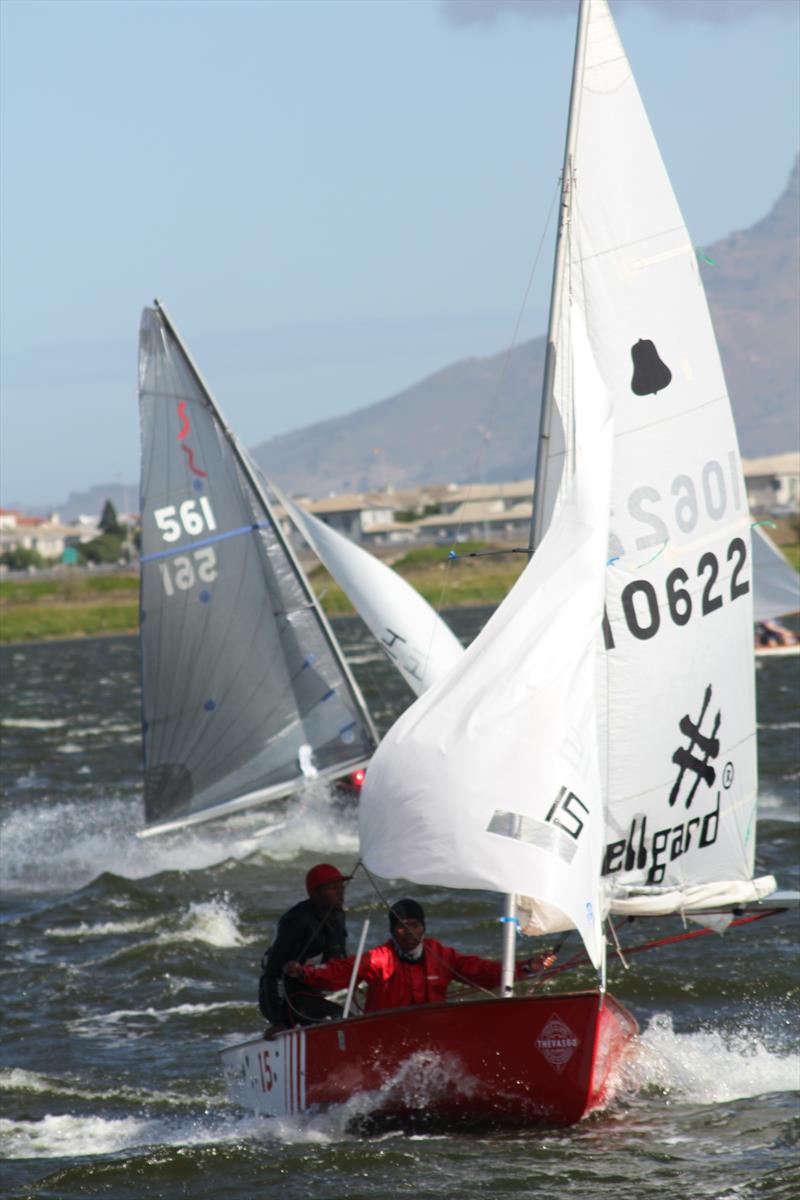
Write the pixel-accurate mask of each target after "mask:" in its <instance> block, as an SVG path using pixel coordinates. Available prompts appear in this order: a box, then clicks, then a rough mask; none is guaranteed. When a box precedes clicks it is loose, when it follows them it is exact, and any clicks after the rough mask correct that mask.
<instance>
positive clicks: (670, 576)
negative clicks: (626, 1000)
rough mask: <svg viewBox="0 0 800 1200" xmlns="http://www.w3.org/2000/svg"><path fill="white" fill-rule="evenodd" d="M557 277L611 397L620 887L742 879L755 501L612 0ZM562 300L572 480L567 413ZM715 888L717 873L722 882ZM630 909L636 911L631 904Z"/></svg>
mask: <svg viewBox="0 0 800 1200" xmlns="http://www.w3.org/2000/svg"><path fill="white" fill-rule="evenodd" d="M586 19H587V30H586V43H585V57H584V59H583V63H582V69H581V72H580V78H578V79H577V80H576V95H575V98H574V101H573V104H574V111H575V112H576V113H577V132H576V137H575V141H574V156H573V159H572V161H571V163H570V167H569V169H570V171H571V178H570V180H569V183H570V191H571V198H570V215H569V222H568V227H567V230H566V233H565V236H566V239H567V242H566V252H565V268H564V271H563V274H562V276H561V279H560V281H559V286H560V287H561V288H562V289H563V292H564V294H571V295H572V296H573V297H575V298H576V300H577V302H578V307H579V308H580V309H581V310H582V311H583V312H585V314H586V324H587V328H588V331H589V338H590V341H591V345H592V350H593V353H594V357H595V360H596V362H597V364H598V368H599V370H600V373H601V375H602V377H603V380H604V382H605V384H606V386H607V388H608V390H609V393H610V396H611V404H612V409H613V414H614V428H615V434H614V437H615V441H614V469H613V485H612V501H611V536H610V540H609V548H608V560H609V565H608V568H607V573H606V589H605V590H606V614H607V615H606V620H605V623H604V631H605V639H604V641H605V650H601V651H600V658H601V661H602V668H601V670H602V677H601V680H600V697H599V699H600V701H601V717H600V719H601V728H600V750H601V762H602V772H603V791H604V795H605V797H606V804H607V829H606V835H605V841H606V851H605V857H604V872H605V877H606V880H607V882H608V885H609V890H610V892H611V893H612V895H613V896H615V897H619V898H620V900H621V899H622V898H623V897H625V896H626V895H630V892H631V889H634V890H635V891H636V893H637V894H651V895H652V894H653V893H664V894H666V893H671V894H673V895H674V896H676V897H678V899H677V900H676V902H675V904H674V907H680V906H681V904H680V896H681V894H682V893H683V892H684V891H685V890H687V889H691V888H693V887H695V886H696V885H699V884H710V883H714V884H719V885H722V884H724V883H725V882H726V881H727V882H731V883H736V884H737V885H738V884H741V883H742V882H746V881H748V880H750V878H751V876H752V868H753V854H754V830H755V807H756V786H757V781H756V747H755V704H754V680H753V658H752V628H753V606H752V560H751V550H750V516H749V513H748V508H747V498H746V494H745V488H744V480H743V476H742V468H741V462H740V457H739V448H738V445H737V440H736V431H735V428H734V424H733V419H732V415H731V409H730V403H729V400H728V395H727V390H726V386H725V380H724V378H723V373H722V367H721V364H720V360H719V354H718V351H717V347H716V342H715V339H714V334H713V330H712V326H711V321H710V317H709V313H708V308H707V304H706V300H705V295H704V293H703V288H702V284H701V281H700V276H699V270H698V264H697V259H696V255H695V252H694V248H693V246H692V243H691V240H690V238H689V235H688V233H687V231H686V228H685V226H684V222H683V218H682V217H681V214H680V210H679V209H678V205H677V203H676V201H675V198H674V195H673V192H672V188H671V186H670V182H669V179H668V178H667V174H666V171H665V169H664V165H663V163H662V161H661V157H660V154H659V151H658V147H657V145H656V142H655V139H654V137H653V134H652V131H651V128H650V125H649V123H648V120H647V117H646V114H645V112H644V109H643V107H642V103H641V100H640V98H639V94H638V91H637V88H636V84H635V81H634V79H633V75H632V73H631V70H630V66H629V64H628V61H627V59H626V57H625V52H624V50H623V48H622V45H621V43H620V40H619V37H618V35H617V31H616V29H615V26H614V23H613V20H612V18H611V15H610V12H609V9H608V5H607V3H606V0H588V7H587V9H586ZM573 336H574V330H573V329H572V328H571V319H570V309H569V307H568V306H566V305H564V306H563V307H562V320H561V322H560V325H559V328H558V330H557V333H556V337H555V346H556V379H555V398H556V402H557V404H558V407H559V410H560V416H561V423H562V425H563V428H564V439H563V440H564V443H565V445H566V448H567V453H566V456H562V457H561V458H560V459H559V460H557V461H554V463H553V464H552V466H553V471H552V473H551V490H552V478H553V477H556V476H557V475H558V474H559V473H560V472H561V469H562V466H563V478H562V485H561V486H562V492H563V489H564V487H565V486H566V484H567V483H568V480H569V476H570V471H571V458H570V455H571V449H570V447H571V446H572V445H573V444H574V432H573V431H574V427H575V425H576V417H575V414H574V412H573V402H574V401H573V398H574V390H575V389H574V381H573V380H572V378H571V372H570V361H571V360H570V356H569V353H568V350H567V347H568V346H569V343H570V340H571V338H572V337H573ZM721 890H722V892H724V888H722V889H721ZM628 911H630V910H629V909H628Z"/></svg>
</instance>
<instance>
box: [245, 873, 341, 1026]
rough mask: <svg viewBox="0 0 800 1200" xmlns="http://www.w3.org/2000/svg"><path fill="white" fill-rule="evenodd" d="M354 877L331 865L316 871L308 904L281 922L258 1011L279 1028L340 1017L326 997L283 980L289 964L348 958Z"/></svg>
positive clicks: (264, 965) (264, 964)
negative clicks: (347, 916)
mask: <svg viewBox="0 0 800 1200" xmlns="http://www.w3.org/2000/svg"><path fill="white" fill-rule="evenodd" d="M351 878H352V876H350V875H342V873H341V871H339V870H338V869H337V868H336V867H332V866H331V865H330V864H329V863H320V864H319V865H318V866H316V867H312V868H311V870H310V871H309V872H308V874H307V875H306V891H307V892H308V900H301V901H300V903H299V904H295V905H294V907H293V908H290V909H289V911H288V912H286V913H284V914H283V916H282V917H281V919H280V921H279V922H278V932H277V935H276V937H275V941H274V942H273V943H272V945H271V946H270V947H269V949H268V950H267V951H266V953H265V954H264V957H263V958H262V960H261V979H260V980H259V985H258V1007H259V1008H260V1010H261V1013H262V1015H263V1016H264V1017H266V1018H267V1020H268V1021H270V1022H271V1023H272V1025H273V1026H278V1027H283V1028H285V1027H287V1026H291V1025H313V1024H315V1023H316V1022H318V1021H324V1020H325V1019H326V1018H330V1017H338V1016H340V1015H341V1009H340V1007H339V1005H338V1004H333V1003H332V1002H331V1001H330V1000H326V999H325V998H324V996H323V994H322V992H320V991H318V990H317V989H316V988H314V987H311V986H310V985H309V984H307V983H303V982H302V981H300V980H295V979H290V978H288V977H286V976H284V974H283V968H284V965H285V964H286V963H288V962H300V963H310V964H313V965H318V964H319V963H323V962H328V960H329V959H331V958H344V957H345V955H346V953H347V951H346V947H345V943H346V941H347V927H346V925H345V922H344V912H343V911H342V907H343V905H344V889H345V886H346V884H347V882H348V881H349V880H350V879H351Z"/></svg>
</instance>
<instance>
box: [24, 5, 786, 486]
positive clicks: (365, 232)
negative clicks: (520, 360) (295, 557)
mask: <svg viewBox="0 0 800 1200" xmlns="http://www.w3.org/2000/svg"><path fill="white" fill-rule="evenodd" d="M612 9H613V11H614V13H615V16H616V18H617V23H618V26H619V29H620V33H621V35H622V38H623V41H624V43H625V46H626V49H627V52H628V56H629V58H630V60H631V62H632V65H633V69H634V72H635V74H636V76H637V80H638V82H639V87H640V90H641V92H642V95H643V98H644V101H645V105H646V107H647V109H648V112H649V115H650V119H651V121H652V124H653V126H654V128H655V130H656V135H657V137H658V139H659V142H660V145H661V148H662V152H663V155H664V158H665V161H666V163H667V167H668V169H669V171H670V174H671V176H672V180H673V183H674V185H675V189H676V192H677V194H678V197H679V200H680V202H681V204H682V207H683V211H684V215H685V217H686V220H687V223H688V225H689V229H690V231H691V233H692V236H693V238H694V240H695V242H696V243H697V244H698V245H703V244H704V243H709V242H711V241H714V240H715V239H717V238H719V237H721V236H723V235H725V234H727V233H728V232H730V231H732V230H735V229H740V228H746V227H747V226H749V225H751V224H752V223H753V222H754V221H756V220H758V219H759V218H760V217H762V216H763V215H765V214H766V212H767V211H768V210H769V208H770V207H771V206H772V204H773V203H774V201H775V200H776V199H777V197H778V195H779V194H780V193H781V191H782V190H783V188H784V187H785V184H786V181H787V179H788V176H789V172H790V170H791V167H792V164H793V161H794V156H795V154H796V153H797V150H798V146H799V145H800V48H799V47H800V6H799V5H798V3H797V2H796V0H619V2H618V3H616V4H614V3H613V0H612ZM0 22H1V23H2V27H1V28H0V35H1V36H0V44H1V45H2V73H1V75H0V87H1V88H2V94H1V95H0V120H1V121H2V130H1V133H2V139H1V141H0V155H1V156H2V176H3V184H2V204H1V205H0V221H2V225H1V227H0V235H1V237H2V244H1V247H0V248H1V249H2V267H1V268H0V286H1V289H2V290H1V292H0V300H1V306H0V321H1V322H2V323H1V325H0V351H2V428H1V429H0V433H2V444H1V445H0V456H1V457H0V504H3V505H6V506H8V505H11V504H21V505H28V506H35V505H41V506H44V505H46V504H52V503H57V502H59V501H60V500H63V499H65V498H66V496H67V495H68V494H69V492H71V491H78V490H82V489H83V488H85V487H88V486H91V485H92V484H96V483H105V482H114V481H116V482H123V483H126V484H129V485H131V484H134V483H135V482H136V480H137V478H138V456H139V430H138V410H137V403H136V339H137V330H138V320H139V313H140V311H141V308H142V307H143V305H145V304H147V303H149V302H150V301H151V300H152V298H153V297H154V296H159V297H160V298H161V299H163V300H164V302H165V303H166V305H167V307H168V309H169V311H170V313H171V315H172V316H173V318H174V320H175V322H176V324H177V326H178V328H179V329H180V330H181V332H182V333H183V335H184V337H185V339H186V341H187V343H188V345H189V348H190V349H191V351H192V353H193V355H194V357H195V359H196V360H197V362H198V365H199V366H200V368H201V370H202V371H203V373H204V375H205V377H206V379H207V380H208V382H209V383H210V385H211V388H212V390H213V392H214V394H215V397H216V399H217V401H218V403H219V404H220V406H221V407H222V409H223V411H224V413H225V414H226V417H227V419H228V421H229V422H230V424H231V425H232V426H233V428H234V429H235V430H236V432H237V433H238V434H239V436H240V437H241V438H242V440H243V441H244V442H245V443H246V444H247V445H254V444H257V443H258V442H261V441H263V440H266V439H267V438H270V437H272V436H274V435H276V434H280V433H283V432H286V431H288V430H290V429H296V428H298V427H300V426H303V425H306V424H310V423H312V422H314V421H317V420H320V419H324V418H326V417H331V416H337V415H339V414H341V413H344V412H349V411H352V410H353V409H356V408H359V407H362V406H364V405H366V404H369V403H371V402H373V401H376V400H381V399H384V398H385V397H387V396H390V395H393V394H395V393H396V392H398V391H400V390H402V389H403V388H404V387H407V386H409V385H410V384H412V383H415V382H416V381H417V380H419V379H420V378H422V377H423V376H424V375H426V374H428V373H430V372H431V371H434V370H436V369H438V368H439V367H443V366H445V365H447V364H448V363H450V362H452V361H454V360H456V359H458V358H462V357H466V356H469V355H475V354H489V353H494V352H496V351H498V350H500V349H502V348H503V347H504V346H506V345H507V344H508V343H509V342H510V340H511V337H512V334H513V331H514V327H515V324H516V321H517V317H518V314H519V312H520V306H521V304H522V300H523V296H524V294H525V289H526V284H527V281H528V278H529V275H530V272H531V268H532V265H533V263H534V261H535V259H536V253H537V248H538V247H539V245H540V242H541V240H542V237H543V234H544V233H545V228H546V224H547V218H548V212H549V211H550V208H551V203H552V200H553V196H554V193H555V188H556V184H557V179H558V173H559V170H560V166H561V156H562V151H563V138H564V125H565V119H566V105H567V99H568V92H569V80H570V71H571V60H572V47H573V42H574V22H575V9H574V4H573V2H572V0H474V2H472V3H468V2H467V3H465V2H462V0H369V2H367V0H323V2H318V0H289V2H284V0H272V2H263V0H222V2H218V0H134V2H132V3H130V2H128V0H56V2H55V3H53V2H51V0H22V2H20V0H1V2H0ZM552 237H553V229H552V222H551V224H550V226H549V228H547V233H546V241H545V244H544V245H545V248H544V250H543V253H542V257H541V260H540V262H539V265H538V269H537V272H536V275H535V278H534V284H533V287H532V289H531V293H530V296H529V298H528V302H527V305H526V308H525V311H524V316H523V320H522V324H521V331H520V334H519V338H520V339H524V338H528V337H533V336H536V335H538V334H540V333H542V332H543V330H544V327H545V322H546V308H547V292H548V289H549V279H550V269H551V262H552Z"/></svg>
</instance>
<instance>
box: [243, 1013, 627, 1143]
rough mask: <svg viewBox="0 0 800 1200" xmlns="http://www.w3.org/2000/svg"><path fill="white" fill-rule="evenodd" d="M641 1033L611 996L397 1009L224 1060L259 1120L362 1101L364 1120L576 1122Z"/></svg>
mask: <svg viewBox="0 0 800 1200" xmlns="http://www.w3.org/2000/svg"><path fill="white" fill-rule="evenodd" d="M636 1032H637V1025H636V1021H635V1020H634V1018H633V1017H632V1016H631V1014H630V1013H629V1012H628V1011H627V1009H625V1008H624V1007H623V1006H622V1005H621V1004H620V1003H619V1002H618V1001H617V1000H615V999H614V998H613V997H612V996H609V995H608V994H605V995H601V994H600V993H598V992H577V993H574V994H567V995H556V996H547V995H541V996H522V997H516V998H514V999H510V1000H497V999H494V998H492V999H486V1000H476V1001H473V1002H469V1003H452V1002H451V1003H444V1004H432V1005H424V1006H420V1007H415V1008H404V1009H393V1010H390V1011H388V1012H380V1013H373V1014H370V1015H367V1016H362V1017H354V1018H351V1019H350V1020H348V1021H330V1022H325V1023H324V1024H322V1025H317V1026H314V1027H310V1028H306V1029H297V1030H292V1031H291V1032H288V1033H284V1034H279V1035H278V1036H277V1037H276V1038H274V1039H271V1040H264V1039H263V1038H262V1039H260V1040H254V1041H250V1042H247V1043H245V1044H244V1045H240V1046H235V1047H232V1048H231V1049H230V1050H227V1051H225V1052H224V1054H223V1063H224V1067H225V1073H226V1077H227V1080H228V1085H229V1090H230V1093H231V1098H232V1099H233V1100H235V1101H236V1102H237V1103H240V1104H243V1105H244V1106H245V1107H247V1108H251V1109H253V1110H255V1111H256V1112H261V1113H264V1114H265V1115H274V1116H279V1115H284V1114H292V1113H300V1112H304V1111H307V1110H309V1109H313V1108H325V1107H329V1106H330V1105H335V1104H344V1103H347V1102H352V1101H353V1100H354V1099H355V1098H357V1097H359V1096H363V1097H364V1100H365V1104H364V1105H363V1110H364V1112H367V1113H369V1115H370V1116H371V1117H375V1116H379V1117H397V1118H420V1117H422V1118H425V1119H434V1120H436V1121H444V1122H447V1121H451V1120H459V1121H463V1120H474V1121H491V1122H502V1123H507V1122H515V1123H525V1124H538V1123H542V1124H547V1125H571V1124H573V1123H574V1122H576V1121H579V1120H580V1119H581V1117H582V1116H584V1115H585V1114H586V1113H589V1112H591V1111H592V1110H593V1109H596V1108H601V1107H603V1106H604V1105H605V1104H607V1103H608V1102H609V1100H610V1099H611V1097H612V1095H613V1091H614V1085H615V1079H616V1075H617V1072H616V1070H615V1068H617V1067H618V1065H619V1062H620V1059H621V1057H622V1056H623V1055H624V1053H625V1050H626V1048H627V1046H628V1045H629V1043H630V1041H631V1039H632V1038H633V1037H634V1036H635V1034H636Z"/></svg>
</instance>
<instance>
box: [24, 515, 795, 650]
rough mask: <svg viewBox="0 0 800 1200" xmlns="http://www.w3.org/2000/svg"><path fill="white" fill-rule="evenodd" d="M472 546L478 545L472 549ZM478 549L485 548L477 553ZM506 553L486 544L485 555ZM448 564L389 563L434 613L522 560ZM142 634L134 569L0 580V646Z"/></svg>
mask: <svg viewBox="0 0 800 1200" xmlns="http://www.w3.org/2000/svg"><path fill="white" fill-rule="evenodd" d="M781 525H782V526H784V527H783V528H781V530H780V533H781V534H782V536H780V537H779V538H774V539H772V540H774V542H775V544H776V546H777V548H778V549H779V550H780V551H781V552H782V553H783V554H784V555H785V556H786V558H787V559H788V560H789V562H790V563H791V565H792V566H793V567H794V568H795V570H798V569H800V543H798V542H797V541H796V540H794V538H795V537H796V533H795V531H794V529H793V528H792V526H791V525H790V524H789V522H788V521H787V522H785V524H784V522H781ZM473 545H475V546H477V543H475V544H470V549H471V548H472V546H473ZM481 548H483V547H481ZM495 548H496V549H500V550H502V549H505V548H506V547H503V546H500V545H498V546H497V547H494V546H491V545H489V544H487V545H486V549H495ZM463 553H464V555H465V556H464V557H459V558H457V559H455V560H449V559H447V558H446V554H447V551H446V550H443V549H441V548H439V547H437V548H433V547H425V548H419V549H412V550H411V551H410V552H408V553H407V554H405V555H402V556H400V557H399V558H398V559H397V560H396V562H395V563H394V564H393V565H394V567H395V569H396V570H397V573H398V574H399V575H400V577H401V578H402V579H405V581H406V582H407V583H409V584H410V585H411V586H412V587H413V588H414V589H415V590H416V591H417V592H419V594H420V595H421V596H422V597H423V599H425V600H427V602H428V603H429V604H430V606H431V608H433V609H434V610H435V611H436V612H440V613H447V612H448V611H451V610H456V609H460V608H480V607H491V606H496V605H498V604H499V603H500V602H501V600H503V599H504V597H505V596H506V595H507V593H508V592H509V591H510V589H511V587H512V586H513V585H514V583H515V582H516V580H517V579H518V577H519V576H520V575H521V573H522V571H523V570H524V568H525V565H526V564H525V561H524V560H523V559H522V557H521V556H512V555H511V554H510V553H509V560H508V561H503V560H502V558H499V557H491V556H489V557H482V556H480V557H476V558H469V557H467V556H466V554H467V553H468V551H467V550H466V547H465V548H464V551H463ZM306 570H307V575H308V579H309V582H310V584H311V586H312V588H313V590H314V592H315V594H316V596H317V599H318V601H319V603H320V605H321V607H322V610H323V612H324V613H325V616H326V617H327V618H328V619H330V618H332V617H356V616H358V613H357V612H356V610H355V608H354V606H353V605H352V604H351V603H350V600H349V598H348V597H347V596H346V595H345V593H344V592H343V591H342V589H341V588H340V587H339V585H338V584H337V583H335V582H334V580H333V579H332V577H331V576H330V575H329V574H328V572H327V571H326V570H325V568H324V567H322V566H321V565H319V564H316V565H314V564H306ZM138 633H139V572H138V569H134V570H130V569H123V570H120V569H116V570H114V571H112V572H104V573H102V574H100V573H98V574H94V573H93V572H90V571H87V570H85V569H84V570H81V571H79V572H76V571H75V569H74V568H67V569H66V570H63V569H62V570H60V571H59V570H56V571H53V572H52V573H50V574H48V575H45V576H43V577H39V576H27V577H22V578H16V577H14V578H9V577H6V578H0V647H2V646H27V645H35V644H36V643H38V642H55V641H73V640H75V639H76V638H91V637H131V636H135V635H138Z"/></svg>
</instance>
